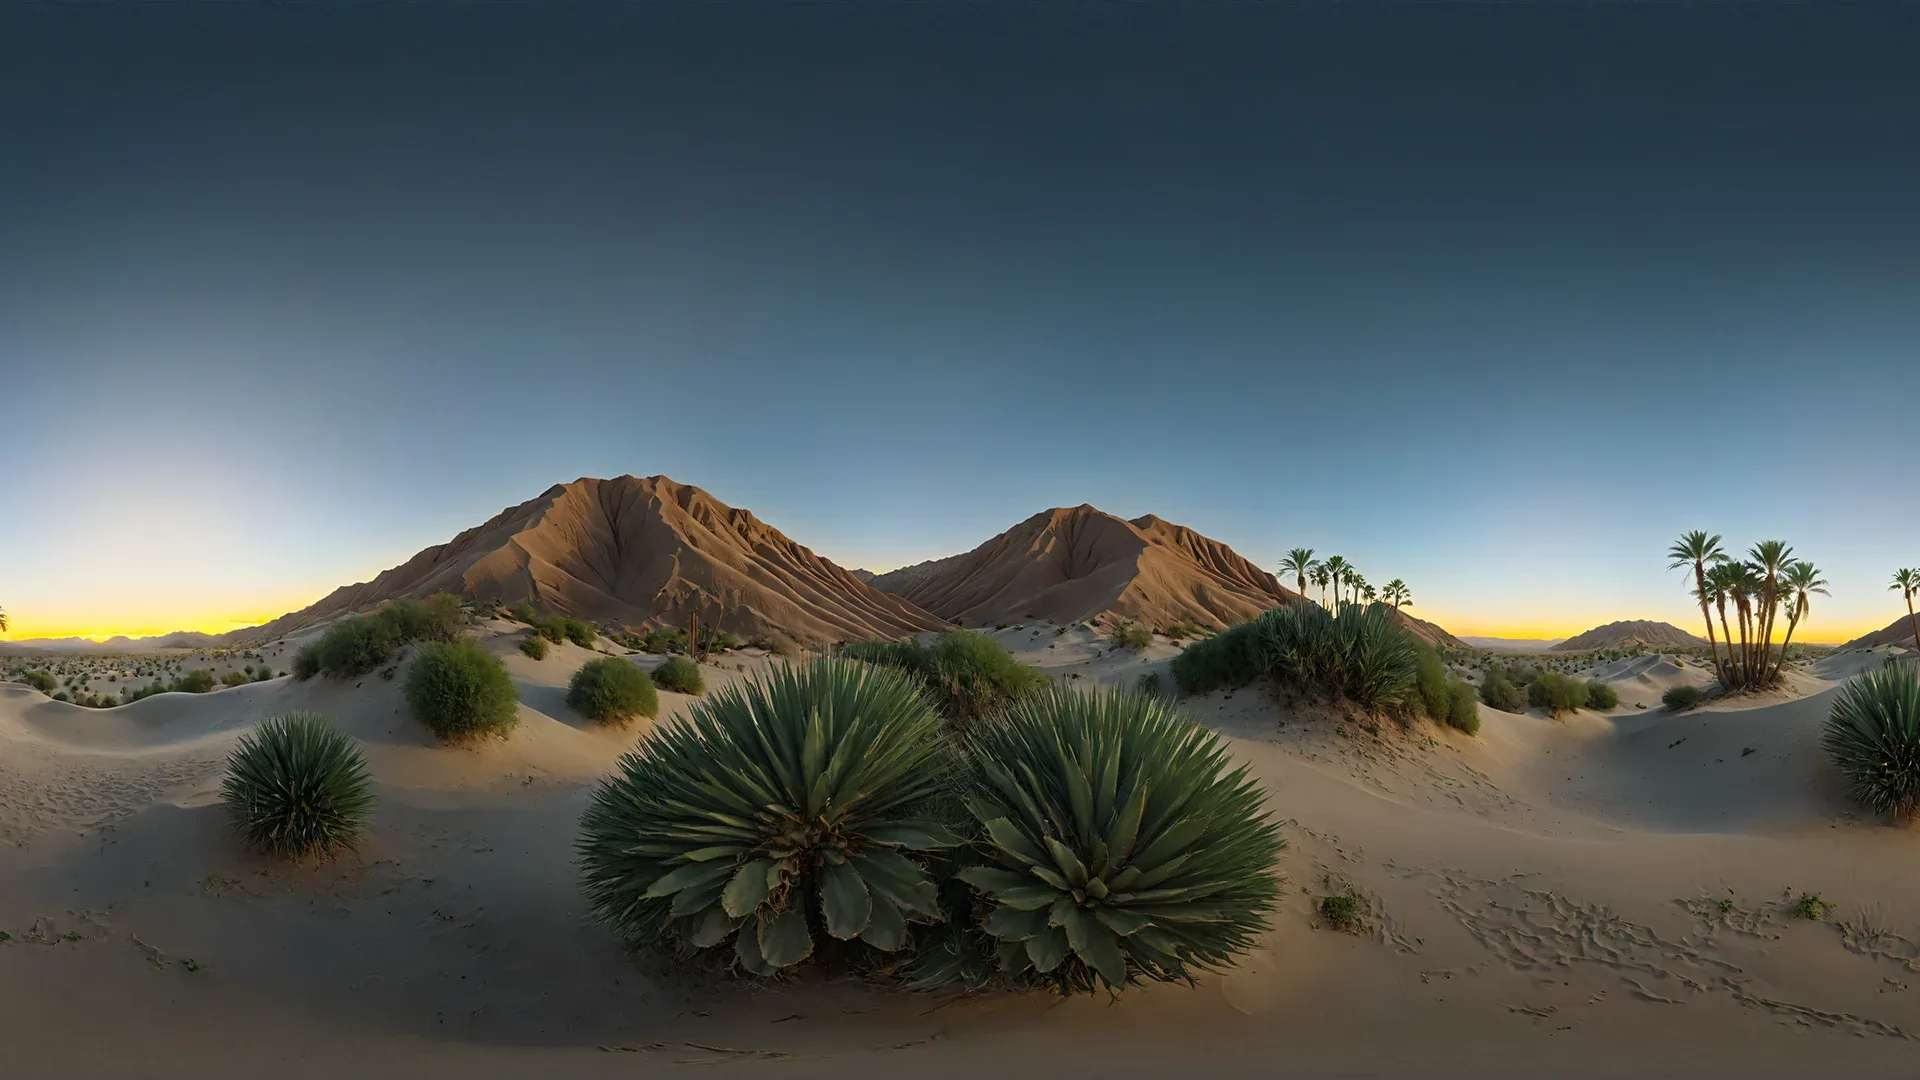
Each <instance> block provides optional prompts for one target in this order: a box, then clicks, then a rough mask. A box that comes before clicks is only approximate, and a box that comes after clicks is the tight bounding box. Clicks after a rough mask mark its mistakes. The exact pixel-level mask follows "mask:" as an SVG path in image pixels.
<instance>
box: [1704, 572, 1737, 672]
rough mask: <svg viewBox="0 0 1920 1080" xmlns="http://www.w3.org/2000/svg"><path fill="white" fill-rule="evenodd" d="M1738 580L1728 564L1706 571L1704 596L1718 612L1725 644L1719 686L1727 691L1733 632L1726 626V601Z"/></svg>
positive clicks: (1732, 660) (1731, 668) (1731, 665)
mask: <svg viewBox="0 0 1920 1080" xmlns="http://www.w3.org/2000/svg"><path fill="white" fill-rule="evenodd" d="M1739 580H1740V571H1739V570H1738V569H1737V568H1735V566H1734V565H1733V564H1732V563H1730V562H1725V561H1722V562H1719V563H1717V564H1715V565H1714V567H1713V569H1711V570H1708V571H1707V593H1706V595H1707V596H1708V597H1710V598H1711V599H1712V600H1713V606H1714V608H1715V609H1716V610H1718V611H1719V612H1720V636H1721V637H1722V638H1725V639H1726V642H1727V662H1726V666H1725V667H1723V668H1721V672H1720V685H1721V686H1724V687H1726V688H1728V689H1732V688H1733V663H1734V658H1733V630H1732V628H1731V627H1729V626H1728V625H1727V601H1728V600H1729V599H1730V598H1731V597H1732V596H1733V591H1734V589H1735V588H1736V587H1737V585H1738V584H1739ZM1707 626H1708V627H1709V628H1711V627H1712V626H1713V622H1712V621H1711V620H1709V621H1708V622H1707Z"/></svg>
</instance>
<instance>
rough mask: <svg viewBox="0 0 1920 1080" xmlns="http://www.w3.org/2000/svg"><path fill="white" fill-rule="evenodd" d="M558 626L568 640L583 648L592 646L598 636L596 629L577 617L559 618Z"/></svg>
mask: <svg viewBox="0 0 1920 1080" xmlns="http://www.w3.org/2000/svg"><path fill="white" fill-rule="evenodd" d="M560 627H561V632H562V633H564V634H566V636H567V640H568V641H571V642H573V643H574V644H575V645H578V646H580V647H581V648H583V649H591V648H593V643H594V642H595V641H596V640H598V639H599V637H600V632H599V631H598V630H595V629H594V628H593V627H591V626H588V625H587V624H586V623H583V622H581V621H580V620H579V619H561V620H560Z"/></svg>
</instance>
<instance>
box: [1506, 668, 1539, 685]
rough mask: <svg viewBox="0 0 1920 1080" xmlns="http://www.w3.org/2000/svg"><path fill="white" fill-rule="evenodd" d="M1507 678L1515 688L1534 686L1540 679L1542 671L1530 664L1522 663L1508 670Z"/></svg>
mask: <svg viewBox="0 0 1920 1080" xmlns="http://www.w3.org/2000/svg"><path fill="white" fill-rule="evenodd" d="M1507 678H1508V679H1509V680H1511V681H1512V682H1513V685H1515V686H1521V687H1525V686H1532V685H1533V684H1534V683H1535V682H1536V681H1538V680H1539V678H1540V669H1539V668H1538V667H1537V666H1535V665H1533V664H1529V663H1525V662H1521V663H1516V664H1514V665H1513V666H1511V667H1509V668H1507Z"/></svg>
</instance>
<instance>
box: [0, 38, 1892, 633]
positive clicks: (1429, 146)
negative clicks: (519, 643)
mask: <svg viewBox="0 0 1920 1080" xmlns="http://www.w3.org/2000/svg"><path fill="white" fill-rule="evenodd" d="M1916 57H1920V5H1910V4H1891V3H1890V4H1884V5H1871V6H1870V5H1848V4H1834V3H1818V4H1814V3H1809V4H1765V3H1746V4H1705V3H1702V4H1691V5H1679V4H1625V3H1588V4H1554V3H1537V4H1525V5H1522V4H1460V5H1453V4H1438V3H1432V4H1400V5H1358V4H1273V5H1256V4H1220V5H1197V4H1189V5H1179V6H1172V5H1166V6H1156V5H1133V4H1129V5H1100V4H1065V3H1063V4H1054V5H1045V6H1041V5H1016V4H1000V5H995V4H965V5H963V4H959V3H951V4H915V5H907V4H896V5H874V4H851V3H849V4H833V5H799V4H788V5H773V4H749V3H734V4H713V5H676V4H666V3H662V4H644V5H622V6H605V7H586V6H574V7H569V8H568V9H567V10H566V11H565V12H557V11H556V10H555V9H554V8H553V7H552V6H548V5H532V4H485V5H479V4H476V5H467V6H460V7H450V6H441V5H426V4H417V5H415V4H409V5H400V4H390V5H375V4H341V5H276V6H273V7H265V6H259V5H256V6H241V5H229V4H203V5H159V4H154V5H139V6H113V5H103V6H88V7H71V6H64V5H47V6H33V5H8V6H6V7H5V8H4V9H0V369H4V370H3V371H0V387H4V393H5V412H4V423H5V431H6V437H5V443H6V446H5V451H4V452H5V461H6V465H7V468H6V469H5V470H4V472H0V504H4V505H5V506H7V507H8V508H9V514H8V516H9V518H10V519H12V520H10V522H9V529H8V534H7V535H6V536H4V537H0V586H4V588H5V589H6V590H8V595H4V596H0V602H4V603H6V604H7V606H8V610H9V611H10V612H12V613H13V614H14V615H15V618H16V621H17V622H18V623H20V624H21V625H20V626H18V627H17V628H16V629H17V630H30V629H31V628H32V627H33V626H42V627H43V628H52V627H54V626H56V625H59V626H64V627H68V628H72V627H77V626H79V625H80V624H83V623H84V624H86V625H88V626H95V625H99V624H102V623H109V624H112V626H111V627H103V628H114V627H119V626H128V627H131V626H136V625H138V626H146V625H148V621H147V620H148V614H147V613H150V612H161V613H170V612H175V611H178V610H180V605H181V604H182V603H184V602H185V601H184V600H183V599H182V598H183V597H187V596H191V597H195V598H199V599H200V600H201V601H203V602H206V603H215V602H216V601H209V600H206V598H207V597H209V596H213V597H216V598H217V603H218V604H225V605H227V608H226V609H223V610H229V609H230V610H232V611H233V612H234V614H235V617H241V616H251V615H257V614H274V613H277V611H275V610H265V611H262V610H254V608H251V607H249V608H248V609H247V610H246V611H244V612H243V611H240V610H239V608H241V607H246V606H247V605H248V604H253V605H255V606H256V607H257V606H261V605H264V606H265V607H267V608H273V607H274V605H275V604H276V603H278V602H279V600H280V599H281V598H282V597H285V598H286V599H289V600H299V601H301V602H304V600H306V599H310V598H311V595H310V594H314V593H317V592H318V591H321V590H324V589H325V588H327V587H330V586H331V585H333V584H336V583H338V582H339V581H342V580H355V579H361V578H365V577H367V576H370V575H371V574H372V573H373V572H375V571H377V570H378V569H380V568H382V567H383V566H385V565H387V564H389V563H391V562H394V561H397V560H398V559H399V558H403V557H405V556H406V555H408V554H410V553H411V552H412V551H413V550H415V549H417V548H418V547H420V546H423V545H425V544H428V543H433V542H437V541H439V540H442V539H445V538H446V537H447V536H448V535H451V533H452V532H453V531H455V530H457V529H458V528H461V527H464V526H466V525H470V524H474V523H476V522H478V521H479V520H481V519H483V518H485V517H486V516H487V515H489V514H491V513H492V512H494V511H496V510H498V509H499V508H500V507H501V506H504V505H507V504H510V503H513V502H518V501H520V500H522V499H525V498H528V497H531V496H533V495H534V494H537V493H538V492H539V491H540V490H541V489H543V488H544V487H546V486H547V485H548V484H550V483H552V482H555V481H559V480H568V479H572V478H573V477H575V476H579V475H583V474H593V475H612V474H617V473H621V472H633V473H640V474H646V473H654V472H665V473H668V474H669V475H672V476H674V477H675V478H676V479H680V480H684V481H688V482H693V483H698V484H701V485H703V486H705V487H708V488H709V489H711V490H713V491H714V492H715V494H717V495H718V496H719V497H721V498H722V499H725V500H727V501H729V502H731V503H734V504H735V505H745V506H749V507H751V508H753V509H754V510H755V511H756V512H758V513H759V514H760V515H761V516H762V517H764V518H766V519H768V520H769V521H771V522H772V523H773V524H775V525H776V526H779V527H781V528H783V529H784V530H786V531H787V532H789V533H790V534H792V535H794V536H795V537H796V538H798V539H800V540H801V541H802V542H804V543H809V544H811V545H812V546H814V547H816V548H817V549H819V550H821V551H822V552H823V553H825V554H827V555H829V556H832V557H835V558H837V559H840V560H841V561H844V562H848V563H850V564H855V565H858V564H862V563H866V564H885V563H891V562H898V561H903V560H907V559H917V558H924V557H930V556H934V555H940V554H945V553H948V552H951V551H954V550H959V549H962V548H965V547H968V546H971V545H972V544H973V543H976V542H978V541H979V540H981V539H984V538H985V537H986V536H988V535H990V534H991V533H993V532H995V531H998V530H999V529H1001V528H1004V527H1006V526H1007V525H1010V524H1011V523H1012V522H1013V521H1015V520H1017V519H1019V518H1021V517H1024V516H1026V515H1027V514H1030V513H1032V512H1034V511H1037V510H1039V509H1042V508H1044V507H1046V506H1050V505H1056V504H1071V503H1078V502H1081V501H1091V502H1093V503H1095V504H1096V505H1100V506H1102V507H1103V508H1107V509H1111V510H1114V511H1116V512H1121V513H1125V514H1128V515H1135V514H1140V513H1145V512H1148V511H1152V512H1155V513H1159V514H1161V515H1162V516H1165V517H1168V518H1170V519H1173V520H1176V521H1181V522H1183V523H1187V524H1191V525H1193V526H1195V527H1197V528H1199V529H1201V530H1202V531H1203V532H1207V533H1209V534H1211V535H1215V536H1217V537H1219V538H1221V539H1224V540H1227V541H1228V542H1230V543H1233V544H1234V545H1235V546H1236V547H1238V548H1239V549H1240V550H1242V551H1243V552H1244V553H1246V554H1248V555H1250V556H1252V557H1255V558H1257V559H1259V560H1260V561H1263V562H1266V563H1268V564H1271V562H1272V560H1273V558H1274V557H1275V556H1277V554H1278V552H1279V551H1280V550H1281V549H1283V548H1285V547H1289V546H1293V545H1295V544H1302V543H1304V544H1308V545H1311V546H1315V547H1318V548H1320V549H1321V550H1322V552H1323V553H1326V552H1330V551H1339V552H1341V553H1343V554H1345V555H1346V556H1347V557H1348V558H1349V559H1351V560H1352V561H1354V562H1356V563H1358V564H1359V565H1360V566H1361V568H1362V569H1363V570H1365V571H1366V572H1367V573H1368V574H1369V576H1370V577H1371V578H1372V579H1374V580H1375V581H1376V582H1379V581H1384V580H1385V579H1386V578H1388V577H1394V576H1401V577H1405V578H1407V579H1408V580H1409V581H1410V582H1411V583H1412V584H1413V585H1414V588H1415V593H1416V597H1417V598H1418V599H1419V600H1421V601H1422V602H1423V603H1424V605H1425V606H1426V610H1427V613H1428V614H1429V615H1430V616H1434V617H1438V618H1441V619H1442V621H1447V619H1449V618H1450V619H1452V620H1453V622H1452V623H1450V625H1453V628H1454V629H1456V630H1459V631H1462V632H1472V631H1474V630H1476V629H1479V630H1487V631H1498V630H1502V629H1508V630H1513V631H1516V632H1517V631H1520V630H1533V629H1559V630H1562V631H1565V630H1577V629H1580V628H1582V627H1584V626H1585V625H1588V624H1591V623H1593V622H1597V621H1603V617H1606V618H1611V617H1628V616H1646V615H1660V614H1670V615H1672V616H1673V617H1675V618H1679V617H1683V616H1684V613H1685V611H1686V608H1685V601H1684V597H1683V596H1682V594H1681V586H1680V584H1679V583H1678V582H1677V579H1670V578H1668V577H1666V576H1664V574H1663V571H1662V566H1661V560H1660V559H1659V552H1660V550H1662V549H1664V547H1665V545H1666V543H1667V542H1668V541H1669V540H1670V539H1671V535H1670V534H1673V533H1676V532H1678V531H1680V530H1681V529H1683V528H1693V527H1701V526H1706V527H1711V528H1714V529H1716V530H1719V531H1724V532H1726V533H1728V535H1729V540H1730V541H1737V542H1738V543H1739V545H1740V546H1743V547H1744V546H1745V545H1746V544H1748V543H1751V542H1752V541H1754V540H1758V539H1762V538H1766V537H1770V536H1774V535H1779V536H1782V537H1784V538H1786V539H1788V540H1789V541H1791V542H1794V543H1795V544H1796V545H1797V546H1798V547H1799V548H1800V549H1801V550H1802V552H1803V553H1805V554H1808V555H1812V556H1814V557H1816V559H1817V560H1818V561H1820V562H1821V563H1822V565H1823V566H1825V567H1827V568H1828V569H1829V575H1828V576H1829V577H1830V578H1833V579H1834V581H1835V586H1836V589H1835V593H1836V596H1835V600H1834V601H1833V602H1832V604H1831V607H1830V610H1831V611H1833V612H1835V613H1836V614H1835V615H1834V618H1835V619H1836V620H1838V621H1837V622H1835V623H1830V626H1832V627H1834V628H1835V632H1836V633H1838V632H1839V631H1840V629H1841V628H1842V626H1841V624H1845V625H1844V628H1845V629H1853V628H1856V627H1864V626H1866V625H1869V624H1870V625H1872V626H1876V627H1877V626H1879V625H1881V624H1882V623H1884V622H1886V621H1887V620H1888V619H1890V618H1891V617H1892V614H1891V611H1890V610H1889V611H1888V612H1887V613H1886V614H1884V615H1883V614H1882V613H1881V609H1882V608H1884V607H1885V606H1886V604H1887V599H1886V597H1885V595H1884V594H1883V593H1882V592H1880V589H1881V585H1882V582H1881V579H1882V578H1883V577H1885V576H1886V573H1887V572H1888V571H1889V570H1890V568H1891V567H1892V566H1894V565H1906V564H1911V563H1913V562H1915V561H1920V553H1916V551H1915V548H1914V544H1915V542H1916V541H1915V537H1916V536H1920V510H1917V509H1916V508H1915V500H1914V499H1913V497H1912V493H1913V490H1914V487H1913V476H1914V473H1913V468H1914V463H1915V462H1916V461H1920V438H1916V436H1915V434H1914V431H1913V425H1912V423H1911V420H1910V417H1911V416H1912V414H1913V409H1914V402H1915V393H1916V390H1920V314H1916V312H1917V311H1920V60H1916ZM1902 485H1903V486H1902ZM1901 492H1903V493H1904V494H1898V493H1901ZM52 511H57V512H52ZM23 519H24V520H23ZM136 530H147V531H150V532H151V533H152V534H154V535H156V536H159V537H162V539H141V540H140V541H139V543H140V544H141V545H145V546H138V547H128V545H130V544H133V543H134V541H135V538H136V535H137V532H136ZM155 545H157V549H156V547H155ZM155 550H158V552H159V554H155ZM1903 552H1904V553H1905V555H1904V557H1905V560H1906V561H1905V562H1904V563H1902V562H1900V561H1899V560H1900V559H1901V558H1902V557H1903V555H1902V553H1903ZM163 579H164V581H165V582H172V584H171V585H164V586H163V584H162V582H163ZM223 588H224V589H227V590H228V591H227V592H221V591H220V590H221V589H223ZM268 594H271V596H272V597H273V599H272V600H271V601H260V600H248V599H246V598H248V597H259V596H262V595H268ZM116 604H118V605H120V606H119V607H115V606H114V605H116ZM122 608H124V609H125V610H126V611H128V612H131V611H133V610H135V609H139V610H140V611H141V612H142V615H141V616H140V617H139V618H138V619H136V618H134V617H133V616H132V615H131V614H128V615H122V614H118V613H119V612H120V611H121V610H122ZM76 612H78V613H83V614H84V617H83V614H75V613H76ZM116 619H117V620H119V621H118V622H115V620H116ZM152 619H153V620H157V622H159V623H165V622H167V621H168V619H167V618H166V617H163V614H153V615H152ZM89 620H91V621H89ZM173 621H174V622H182V623H190V622H195V621H199V622H202V623H206V622H209V621H218V617H217V616H214V615H209V614H207V613H204V612H202V613H199V614H196V615H194V616H193V617H191V618H189V617H186V616H181V617H179V618H176V619H174V620H173ZM1816 636H1818V632H1817V631H1816Z"/></svg>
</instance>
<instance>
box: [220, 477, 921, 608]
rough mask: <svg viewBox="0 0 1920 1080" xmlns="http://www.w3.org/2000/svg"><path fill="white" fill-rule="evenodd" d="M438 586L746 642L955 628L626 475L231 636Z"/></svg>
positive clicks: (752, 523)
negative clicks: (703, 628) (716, 629)
mask: <svg viewBox="0 0 1920 1080" xmlns="http://www.w3.org/2000/svg"><path fill="white" fill-rule="evenodd" d="M437 592H450V593H455V594H458V595H461V596H466V597H472V598H476V599H478V598H498V599H501V600H504V601H506V602H508V603H517V602H520V601H527V602H529V603H532V604H533V605H534V606H535V607H538V608H540V609H542V610H544V611H548V612H552V613H556V614H561V615H567V616H571V617H573V618H578V619H585V620H589V621H593V622H600V623H612V624H616V625H625V626H634V627H639V626H643V625H648V624H652V625H667V626H676V627H684V626H686V625H687V623H688V620H689V619H690V618H692V617H693V616H695V615H698V617H699V619H700V622H701V623H702V625H707V626H712V625H718V626H720V627H722V628H724V629H727V630H731V631H733V632H734V633H737V634H739V635H741V636H742V637H746V638H756V637H769V636H773V635H784V636H787V637H791V638H793V639H795V640H798V641H801V642H804V643H812V644H823V643H827V642H833V641H841V640H846V639H850V638H863V637H889V638H895V637H902V636H905V635H908V634H912V633H915V632H918V631H922V630H936V629H939V628H940V627H941V626H943V625H944V624H943V623H942V621H941V620H940V619H938V618H936V617H935V616H933V615H931V614H929V613H927V612H926V611H923V610H921V609H919V608H917V607H915V606H914V605H913V604H912V603H909V602H907V601H906V600H904V599H902V598H901V597H898V596H894V595H892V594H889V593H883V592H880V591H879V590H877V589H874V588H872V587H870V586H868V585H867V584H866V583H865V582H862V581H861V580H860V579H859V578H857V577H855V576H854V575H853V574H852V573H851V572H849V571H847V570H845V569H842V568H841V567H839V566H836V565H835V564H833V563H832V562H829V561H828V560H826V559H823V558H821V557H820V556H818V555H815V554H814V553H813V552H811V551H809V550H808V549H806V548H805V547H802V546H801V545H799V544H796V543H794V542H793V541H792V540H790V539H788V538H787V537H786V536H784V535H783V534H782V533H781V532H780V531H779V530H778V529H775V528H773V527H772V526H770V525H768V524H766V523H765V522H762V521H761V520H759V519H758V518H756V517H754V516H753V514H752V513H750V512H748V511H746V510H736V509H734V508H733V507H730V506H728V505H726V504H725V503H723V502H721V501H720V500H718V499H716V498H714V497H713V496H712V495H709V494H708V493H707V492H705V491H702V490H701V489H699V488H697V487H691V486H688V485H685V484H677V483H675V482H673V481H672V480H670V479H668V478H666V477H664V476H650V477H646V478H644V479H642V478H637V477H632V476H621V477H616V478H615V479H612V480H596V479H581V480H576V481H574V482H573V483H571V484H559V485H555V486H554V487H552V488H549V489H548V490H547V491H546V492H544V493H543V494H541V496H540V497H539V498H537V499H533V500H530V501H528V502H524V503H521V504H520V505H519V506H515V507H510V508H508V509H506V510H503V511H501V512H500V514H498V515H497V516H495V517H494V518H493V519H492V520H490V521H488V522H486V523H485V524H483V525H478V526H476V527H474V528H471V529H468V530H467V531H465V532H463V533H461V534H460V535H458V536H456V537H454V538H453V539H452V540H450V541H448V542H447V543H445V544H441V545H438V546H436V547H430V548H428V549H426V550H425V551H422V552H420V553H419V554H418V555H415V556H414V557H413V558H411V559H409V560H407V561H406V562H405V563H403V564H401V565H399V566H396V567H394V568H392V569H390V570H388V571H386V572H385V573H382V574H381V575H379V576H378V577H376V578H374V579H373V580H372V581H369V582H364V583H361V584H358V585H348V586H343V587H342V588H339V589H336V590H334V591H333V592H332V593H331V594H329V595H328V596H327V597H326V598H325V599H323V600H321V601H320V602H319V603H317V604H314V605H313V606H312V607H308V608H305V609H303V610H300V611H296V612H293V613H292V614H289V615H284V616H282V617H281V618H279V619H275V620H274V621H273V622H271V623H268V624H266V625H265V626H260V627H255V628H253V629H251V630H245V631H240V632H239V633H237V634H235V635H234V636H233V637H234V640H235V641H236V642H240V641H265V640H270V639H272V638H275V637H280V636H284V635H286V634H289V633H293V632H296V631H298V630H301V629H304V628H306V627H310V626H314V625H317V624H319V623H322V622H326V621H328V620H331V619H333V618H336V617H338V616H341V615H344V614H347V613H350V612H358V611H366V610H369V609H371V608H374V607H376V606H378V605H379V604H381V603H384V602H385V601H387V600H392V599H395V598H399V597H412V598H418V597H424V596H430V595H432V594H434V593H437Z"/></svg>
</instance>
